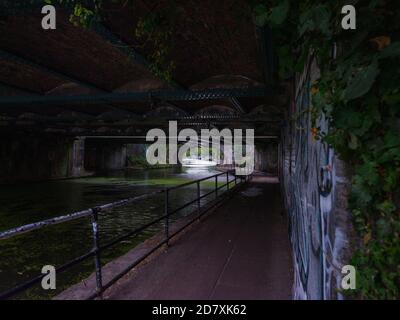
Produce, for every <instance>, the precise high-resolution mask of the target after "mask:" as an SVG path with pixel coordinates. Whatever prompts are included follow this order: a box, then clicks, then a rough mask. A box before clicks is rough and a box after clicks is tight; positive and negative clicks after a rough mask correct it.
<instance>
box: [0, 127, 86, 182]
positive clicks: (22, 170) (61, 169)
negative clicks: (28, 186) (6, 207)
mask: <svg viewBox="0 0 400 320" xmlns="http://www.w3.org/2000/svg"><path fill="white" fill-rule="evenodd" d="M83 153H84V140H82V139H74V138H70V137H61V136H57V135H40V136H39V135H34V136H30V135H12V136H2V137H1V138H0V183H2V184H7V183H16V182H24V181H41V180H48V179H60V178H70V177H79V176H81V175H85V174H86V173H85V171H84V168H83V156H84V155H83Z"/></svg>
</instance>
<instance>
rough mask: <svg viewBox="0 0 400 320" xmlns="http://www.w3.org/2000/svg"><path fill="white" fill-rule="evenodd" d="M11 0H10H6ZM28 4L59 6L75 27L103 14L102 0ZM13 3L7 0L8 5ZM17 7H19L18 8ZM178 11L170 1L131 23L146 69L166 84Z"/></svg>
mask: <svg viewBox="0 0 400 320" xmlns="http://www.w3.org/2000/svg"><path fill="white" fill-rule="evenodd" d="M7 1H11V0H7ZM108 1H109V2H114V3H118V2H119V3H121V5H126V4H127V3H130V4H134V1H133V0H125V1H123V0H108ZM30 3H31V4H36V5H39V4H41V5H43V4H52V5H62V6H64V7H67V8H69V9H70V11H71V15H70V21H71V23H73V24H74V25H75V26H84V27H91V26H92V25H93V24H94V23H97V22H100V21H101V20H102V16H103V13H104V11H103V4H105V3H106V1H105V0H30ZM11 5H13V6H16V5H14V4H12V2H10V6H11ZM18 9H19V7H18ZM178 13H179V11H178V10H177V6H176V4H175V2H174V1H171V2H170V5H168V6H167V7H166V9H164V10H160V11H153V12H151V13H150V14H148V15H147V16H146V17H144V18H141V19H139V21H138V23H137V25H136V26H133V29H134V35H135V36H136V38H137V39H138V40H139V41H142V42H143V43H142V46H143V47H146V46H147V47H148V48H149V50H148V51H149V54H148V55H147V59H148V60H149V62H150V64H149V69H150V71H151V72H152V73H153V74H154V75H156V76H157V77H159V78H161V79H163V80H165V81H166V82H168V83H171V82H172V74H173V72H174V70H175V63H174V62H173V61H172V59H171V57H170V53H171V50H172V45H173V43H172V34H173V28H174V25H175V21H176V17H177V15H178Z"/></svg>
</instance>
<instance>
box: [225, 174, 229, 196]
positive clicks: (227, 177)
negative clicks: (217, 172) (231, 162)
mask: <svg viewBox="0 0 400 320" xmlns="http://www.w3.org/2000/svg"><path fill="white" fill-rule="evenodd" d="M226 189H227V190H228V191H229V171H227V172H226Z"/></svg>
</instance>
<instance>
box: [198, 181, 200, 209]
mask: <svg viewBox="0 0 400 320" xmlns="http://www.w3.org/2000/svg"><path fill="white" fill-rule="evenodd" d="M197 211H198V214H199V217H200V181H197Z"/></svg>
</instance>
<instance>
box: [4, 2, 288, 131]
mask: <svg viewBox="0 0 400 320" xmlns="http://www.w3.org/2000/svg"><path fill="white" fill-rule="evenodd" d="M134 3H135V4H134V5H130V4H128V2H125V1H121V3H117V4H110V5H107V6H105V7H104V8H103V9H102V14H103V20H102V21H101V22H98V23H95V24H94V25H92V26H91V27H83V26H76V25H73V24H72V23H71V22H70V12H69V11H68V9H67V8H57V29H56V30H43V29H42V28H41V19H42V17H43V15H42V14H41V12H40V8H39V7H38V8H35V7H34V8H26V9H25V10H22V9H21V10H19V11H16V12H9V11H7V10H5V9H4V10H2V11H1V13H0V123H1V125H0V130H10V129H12V130H14V129H15V128H16V127H18V128H22V129H24V130H28V129H29V128H30V129H32V130H39V129H40V130H59V131H60V132H63V130H64V132H65V133H68V134H76V132H84V133H85V134H96V133H99V131H98V130H99V128H100V129H101V130H102V131H101V132H100V133H102V132H104V131H107V129H106V127H107V128H109V131H110V132H111V131H113V130H114V131H117V133H118V134H127V132H128V131H129V130H130V131H132V128H130V127H132V126H135V127H137V128H139V127H146V126H148V127H151V126H154V125H156V124H158V123H160V122H162V121H163V120H166V119H167V120H171V119H172V120H173V119H177V120H179V121H183V120H185V121H186V123H189V122H190V121H191V120H196V121H197V122H198V123H201V124H202V125H204V126H208V127H210V126H218V125H220V126H221V125H230V126H238V127H240V126H242V127H251V126H256V127H257V128H262V132H263V133H268V134H278V133H279V126H280V122H281V121H282V119H283V110H284V106H285V104H286V99H285V91H284V90H283V89H282V88H280V87H279V86H277V85H273V83H267V81H268V79H270V78H271V77H270V75H268V74H266V71H265V70H273V66H271V65H266V63H267V62H266V61H267V60H268V59H265V52H264V51H263V49H262V48H263V47H265V46H268V45H271V43H269V42H268V39H266V38H265V37H264V36H263V32H262V30H260V29H258V28H257V27H256V25H255V23H254V21H253V18H252V14H251V10H250V8H249V7H248V6H247V4H246V1H237V0H236V1H235V0H224V1H208V0H207V1H202V2H200V3H196V4H195V5H194V4H193V3H192V1H175V5H176V6H177V8H178V9H179V10H178V12H179V14H178V15H176V23H175V24H174V28H173V33H172V34H171V39H170V41H171V42H172V44H173V45H172V46H171V50H170V52H169V54H168V59H170V60H171V61H173V64H174V65H175V68H174V69H173V71H172V72H171V78H172V80H171V81H166V80H165V79H163V78H162V77H160V75H158V74H157V73H156V72H154V70H153V69H152V67H151V60H149V59H148V57H151V54H152V52H153V51H154V47H153V46H152V45H151V44H150V45H149V44H148V43H146V42H143V41H142V39H141V38H140V37H138V36H137V35H136V34H135V28H136V26H137V25H138V24H139V23H140V21H141V19H143V17H146V16H148V15H149V14H152V13H154V12H158V11H159V12H162V11H163V10H166V7H167V6H168V3H169V1H159V3H157V4H154V2H153V1H147V0H142V1H136V2H134ZM0 9H1V4H0ZM71 97H72V98H71ZM229 121H230V122H229ZM128 129H129V130H128ZM260 130H261V129H260Z"/></svg>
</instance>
